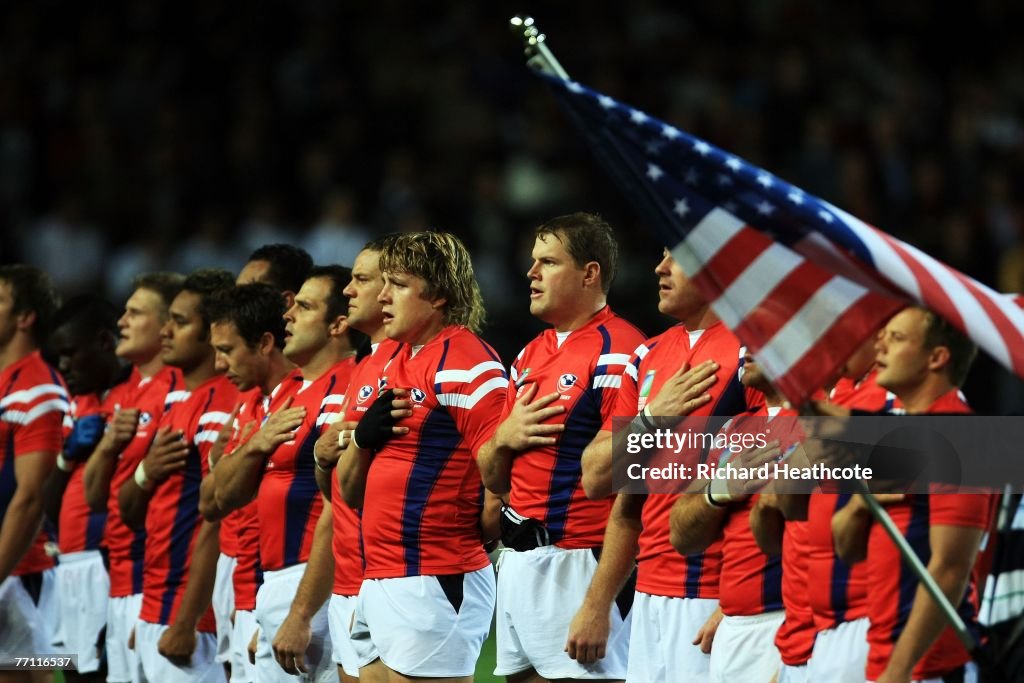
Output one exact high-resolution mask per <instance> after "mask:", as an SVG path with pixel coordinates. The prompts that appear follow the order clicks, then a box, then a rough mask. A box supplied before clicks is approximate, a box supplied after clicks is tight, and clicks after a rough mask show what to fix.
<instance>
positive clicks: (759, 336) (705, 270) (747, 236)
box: [538, 74, 1024, 405]
mask: <svg viewBox="0 0 1024 683" xmlns="http://www.w3.org/2000/svg"><path fill="white" fill-rule="evenodd" d="M538 75H540V76H541V77H542V78H544V79H546V80H547V81H548V82H549V84H550V86H551V89H552V91H553V92H554V94H555V96H556V97H557V99H558V100H559V102H560V103H561V104H562V106H563V107H564V109H565V110H566V111H567V112H568V113H569V115H570V118H571V119H572V120H573V122H574V123H575V124H576V127H577V128H578V129H579V131H580V132H581V133H582V134H583V135H584V137H585V138H586V139H587V141H588V143H589V145H590V147H591V149H592V151H593V152H594V154H595V155H596V156H597V158H598V159H599V161H600V162H601V163H602V165H603V166H604V167H605V170H606V171H607V172H608V173H609V174H610V175H611V176H612V178H613V179H614V180H615V182H616V184H618V185H619V187H620V188H621V189H623V191H625V193H626V194H627V196H628V197H629V199H630V201H631V202H632V203H633V205H634V207H635V208H636V209H637V211H638V212H640V214H641V215H642V216H643V217H644V219H645V221H646V222H647V223H648V224H649V225H650V227H651V228H652V229H653V230H654V231H655V232H656V233H657V235H658V238H659V239H660V240H661V241H662V242H663V243H664V244H665V245H666V246H668V247H669V248H671V251H672V255H673V257H674V258H675V259H676V261H677V262H678V263H679V264H680V265H681V266H682V268H683V270H684V271H685V272H686V273H687V275H688V276H689V277H690V278H691V279H692V280H693V281H694V282H695V284H696V285H697V286H698V288H699V289H700V291H701V293H702V294H703V295H704V296H705V298H706V299H707V300H708V301H709V302H710V304H711V306H712V308H713V310H714V311H715V313H717V314H718V316H719V317H720V318H721V319H722V321H723V322H724V323H725V324H726V325H727V326H728V327H729V328H730V329H732V330H733V331H734V332H735V333H736V335H737V336H738V337H739V338H740V340H741V341H742V342H743V343H744V344H746V345H747V346H748V347H749V348H750V349H751V352H752V353H753V354H754V355H756V356H757V359H758V361H759V362H760V364H761V365H762V367H763V368H764V369H765V371H766V372H767V373H768V376H769V377H770V378H771V379H772V380H773V383H774V384H775V386H776V387H777V388H778V389H779V390H780V391H781V392H782V393H783V395H785V396H786V398H787V399H789V400H790V401H791V402H793V403H795V404H797V405H799V404H802V403H803V402H804V401H805V400H806V399H807V398H808V397H809V396H810V395H811V394H813V393H814V392H815V391H816V390H817V389H819V388H820V387H822V386H823V385H824V383H825V382H826V381H827V380H829V379H830V378H831V377H832V376H833V375H834V373H835V372H836V370H837V369H838V368H839V366H840V365H841V364H842V363H843V361H845V360H846V358H848V357H849V355H850V354H851V353H852V352H853V351H855V350H856V349H857V347H858V346H860V344H861V343H863V342H864V341H865V340H866V339H868V337H869V336H870V335H872V334H873V333H874V332H875V331H876V330H878V329H879V328H880V327H881V326H882V325H883V324H884V323H885V321H886V320H887V319H888V318H889V317H890V316H891V315H893V314H894V313H895V312H896V311H898V310H899V309H900V308H902V307H903V306H905V305H907V304H910V303H919V304H921V305H924V306H927V307H928V308H930V309H932V310H934V311H935V312H937V313H938V314H939V315H941V316H943V317H944V318H946V319H947V320H949V321H950V322H951V323H953V324H954V325H956V326H957V327H958V328H959V329H961V330H963V331H964V332H966V333H967V334H968V335H969V336H970V337H971V338H972V339H973V340H974V341H975V343H977V344H978V345H979V346H980V347H981V348H983V349H984V350H985V351H987V352H988V353H989V354H990V355H991V356H992V357H993V358H995V359H996V360H997V361H999V362H1000V363H1002V364H1003V365H1004V366H1005V367H1006V368H1008V369H1010V370H1011V371H1013V372H1014V373H1015V374H1017V375H1018V376H1024V335H1022V330H1024V310H1022V309H1021V308H1020V305H1019V303H1018V301H1017V300H1015V299H1014V297H1011V296H1009V295H1004V294H998V293H996V292H994V291H993V290H991V289H989V288H988V287H986V286H985V285H983V284H981V283H979V282H977V281H975V280H973V279H971V278H969V277H967V276H966V275H964V274H962V273H960V272H958V271H957V270H955V269H953V268H950V267H948V266H946V265H944V264H942V263H940V262H939V261H937V260H935V259H934V258H932V257H931V256H929V255H928V254H925V253H924V252H922V251H920V250H919V249H916V248H915V247H913V246H911V245H909V244H906V243H904V242H901V241H900V240H898V239H896V238H894V237H891V236H889V235H887V234H885V233H884V232H882V231H880V230H878V229H877V228H874V227H872V226H870V225H868V224H867V223H864V222H863V221H861V220H859V219H857V218H856V217H854V216H851V215H850V214H848V213H846V212H845V211H843V210H841V209H839V208H836V207H835V206H833V205H831V204H829V203H828V202H826V201H824V200H822V199H819V198H818V197H815V196H813V195H811V194H808V193H806V192H804V191H803V190H801V189H800V188H798V187H796V186H794V185H791V184H789V183H787V182H785V181H783V180H781V179H779V178H777V177H776V176H774V175H773V174H771V173H769V172H767V171H765V170H763V169H761V168H758V167H757V166H754V165H753V164H750V163H747V162H746V161H744V160H743V159H740V158H739V157H737V156H735V155H733V154H730V153H728V152H726V151H725V150H722V149H719V148H717V147H715V146H713V145H711V144H709V143H707V142H705V141H704V140H701V139H699V138H696V137H694V136H692V135H689V134H687V133H685V132H683V131H681V130H679V129H677V128H675V127H673V126H671V125H669V124H667V123H664V122H662V121H659V120H658V119H655V118H653V117H651V116H649V115H647V114H645V113H644V112H642V111H640V110H639V109H634V108H633V107H630V106H629V105H627V104H624V103H622V102H619V101H617V100H615V99H613V98H611V97H608V96H607V95H603V94H601V93H598V92H595V91H593V90H590V89H589V88H586V87H584V86H582V85H580V84H579V83H577V82H575V81H571V80H564V79H561V78H558V77H554V76H549V75H546V74H538Z"/></svg>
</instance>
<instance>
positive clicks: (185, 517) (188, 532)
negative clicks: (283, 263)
mask: <svg viewBox="0 0 1024 683" xmlns="http://www.w3.org/2000/svg"><path fill="white" fill-rule="evenodd" d="M212 402H213V388H210V389H208V390H207V393H206V401H205V402H204V403H203V408H202V410H200V411H199V414H200V415H202V414H203V413H205V412H206V411H207V410H209V408H210V403H212ZM193 436H194V435H193ZM185 438H189V435H188V434H186V435H185ZM180 476H181V490H180V491H179V493H178V503H177V505H175V513H174V522H173V523H172V525H171V548H170V553H169V558H168V566H167V576H166V578H165V579H164V586H165V589H166V590H164V594H163V597H161V598H160V623H161V624H168V623H170V618H171V611H172V610H173V609H174V599H175V597H177V595H178V590H179V589H181V588H183V587H184V584H185V579H186V578H187V577H186V566H187V565H188V563H189V560H190V559H191V554H192V535H193V534H194V533H195V530H196V526H197V525H198V524H201V523H202V520H201V519H200V518H199V485H200V484H201V483H202V480H203V462H202V455H201V454H200V453H199V447H198V446H196V444H195V443H194V442H193V440H191V439H190V440H189V444H188V456H187V457H186V459H185V469H183V470H182V471H181V475H180ZM164 484H167V482H166V481H165V482H164Z"/></svg>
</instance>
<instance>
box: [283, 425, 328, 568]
mask: <svg viewBox="0 0 1024 683" xmlns="http://www.w3.org/2000/svg"><path fill="white" fill-rule="evenodd" d="M319 436H320V431H319V430H318V429H317V428H316V426H315V425H314V426H313V427H312V428H311V429H310V430H309V433H308V434H306V438H305V439H303V441H302V446H300V447H299V450H298V451H297V452H296V453H295V465H294V466H295V471H294V472H293V474H292V481H291V484H289V485H288V495H287V496H286V498H285V505H284V516H285V521H284V566H285V567H291V566H293V565H296V564H298V563H299V557H300V556H301V553H302V542H303V541H304V540H305V538H306V522H308V521H309V514H310V509H311V508H312V507H313V501H315V500H316V497H317V496H318V495H320V489H319V488H318V487H317V485H316V473H315V471H314V463H313V447H314V446H316V440H317V439H318V438H319Z"/></svg>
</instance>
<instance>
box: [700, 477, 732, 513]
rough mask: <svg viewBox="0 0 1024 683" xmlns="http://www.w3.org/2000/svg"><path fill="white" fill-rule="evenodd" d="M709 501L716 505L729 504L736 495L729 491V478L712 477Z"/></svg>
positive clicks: (709, 487)
mask: <svg viewBox="0 0 1024 683" xmlns="http://www.w3.org/2000/svg"><path fill="white" fill-rule="evenodd" d="M707 495H708V502H709V503H711V504H712V505H715V506H722V505H728V504H729V503H731V502H732V501H733V499H734V498H735V496H733V494H731V493H729V480H728V479H712V480H711V483H709V484H708V493H707Z"/></svg>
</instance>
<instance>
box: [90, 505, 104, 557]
mask: <svg viewBox="0 0 1024 683" xmlns="http://www.w3.org/2000/svg"><path fill="white" fill-rule="evenodd" d="M106 528H107V513H106V512H91V511H90V512H89V521H88V522H87V523H86V526H85V549H86V550H96V549H97V548H99V547H100V543H102V542H103V532H104V530H105V529H106Z"/></svg>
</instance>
